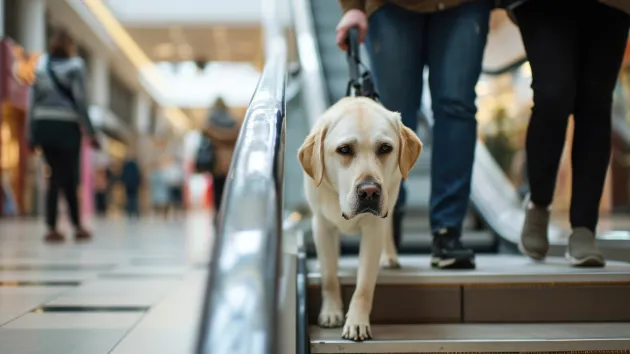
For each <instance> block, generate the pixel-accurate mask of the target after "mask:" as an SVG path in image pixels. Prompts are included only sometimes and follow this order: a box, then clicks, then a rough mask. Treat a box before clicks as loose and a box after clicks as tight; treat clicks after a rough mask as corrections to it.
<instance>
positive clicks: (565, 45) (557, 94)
mask: <svg viewBox="0 0 630 354" xmlns="http://www.w3.org/2000/svg"><path fill="white" fill-rule="evenodd" d="M564 5H566V4H564V3H562V2H560V1H557V2H556V1H545V0H531V1H529V2H527V3H525V4H524V5H521V6H519V7H517V8H516V9H515V10H514V14H515V16H516V20H517V21H518V24H519V28H520V32H521V37H522V39H523V44H524V45H525V50H526V52H527V57H528V59H529V64H530V66H531V71H532V89H533V91H534V107H533V108H532V115H531V119H530V121H529V126H528V129H527V138H526V142H525V149H526V159H527V179H528V181H529V188H530V200H531V203H530V205H529V206H528V208H527V213H526V217H525V222H524V225H523V230H522V232H521V241H520V248H521V251H522V252H523V253H525V254H526V255H528V256H529V257H531V258H533V259H535V260H542V259H544V258H545V257H546V255H547V252H548V250H549V241H548V224H549V208H550V206H551V202H552V199H553V193H554V189H555V185H556V175H557V171H558V166H559V164H560V158H561V156H562V150H563V149H564V142H565V136H566V130H567V124H568V119H569V114H571V113H572V112H573V109H574V106H573V105H574V100H575V83H576V79H575V78H576V77H577V75H578V70H577V56H578V52H577V45H578V42H579V41H580V40H581V39H580V38H579V36H578V33H577V20H578V19H577V17H576V14H577V13H576V11H575V7H572V6H564Z"/></svg>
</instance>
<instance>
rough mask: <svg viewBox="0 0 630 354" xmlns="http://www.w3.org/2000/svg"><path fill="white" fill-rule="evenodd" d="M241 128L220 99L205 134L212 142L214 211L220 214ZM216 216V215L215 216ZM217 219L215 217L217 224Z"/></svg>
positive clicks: (215, 104)
mask: <svg viewBox="0 0 630 354" xmlns="http://www.w3.org/2000/svg"><path fill="white" fill-rule="evenodd" d="M240 128H241V124H240V121H238V120H236V119H234V117H232V115H231V114H230V111H229V108H228V106H227V105H226V104H225V102H224V101H223V99H221V98H219V99H217V101H216V102H215V103H214V105H213V107H212V109H211V110H210V116H209V117H208V121H207V122H206V127H205V129H204V134H205V135H206V136H207V137H208V138H209V139H210V140H211V142H212V145H213V147H214V148H213V153H214V167H213V170H212V183H213V189H214V195H213V197H214V198H213V202H214V210H215V212H216V213H217V214H218V212H219V210H220V208H221V199H222V198H223V189H224V187H225V183H226V180H227V174H228V172H229V169H230V163H231V162H232V154H233V153H234V147H235V146H236V140H237V138H238V134H239V131H240ZM215 215H216V214H215ZM216 220H217V218H216V217H215V223H216Z"/></svg>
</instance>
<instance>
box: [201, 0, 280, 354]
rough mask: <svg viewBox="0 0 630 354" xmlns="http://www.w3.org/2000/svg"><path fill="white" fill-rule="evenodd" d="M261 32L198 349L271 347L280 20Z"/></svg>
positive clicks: (263, 353)
mask: <svg viewBox="0 0 630 354" xmlns="http://www.w3.org/2000/svg"><path fill="white" fill-rule="evenodd" d="M270 2H271V4H263V5H266V6H263V7H262V8H263V11H266V15H265V16H266V18H267V19H269V18H276V14H277V12H275V10H276V7H274V6H275V1H273V0H271V1H270ZM274 12H275V13H274ZM265 37H266V38H265V39H266V41H265V43H266V44H267V46H266V64H265V66H264V69H263V73H262V75H261V77H260V80H259V82H258V85H257V87H256V90H255V92H254V94H253V97H252V100H251V102H250V104H249V107H248V108H247V113H246V115H245V120H244V122H243V126H242V128H241V132H240V134H239V138H238V142H237V145H236V149H235V150H234V155H233V159H232V164H231V166H230V172H229V175H228V182H227V185H226V187H225V195H224V197H223V206H222V208H221V211H220V215H221V220H222V222H221V225H219V232H218V235H217V236H216V239H215V241H214V245H213V249H212V256H211V260H210V271H209V277H208V282H207V288H206V296H205V299H204V301H205V302H204V307H203V312H202V315H201V329H200V332H199V338H198V343H197V353H199V354H201V353H204V354H210V353H211V354H250V353H260V354H275V353H276V348H277V339H276V338H277V334H276V331H277V328H278V325H277V321H278V314H277V298H278V291H279V289H278V288H279V256H280V249H281V244H282V238H281V237H282V202H283V195H282V188H283V183H284V182H283V179H284V118H285V103H286V102H285V85H286V58H287V56H286V43H285V40H284V36H283V34H282V30H281V29H280V28H279V24H275V23H273V21H270V20H268V21H267V22H266V23H265Z"/></svg>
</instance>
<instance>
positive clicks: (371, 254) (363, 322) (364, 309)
mask: <svg viewBox="0 0 630 354" xmlns="http://www.w3.org/2000/svg"><path fill="white" fill-rule="evenodd" d="M387 224H388V223H385V222H378V223H368V224H367V225H365V226H364V227H362V228H361V247H360V250H359V269H358V272H357V287H356V289H355V290H354V294H353V295H352V301H350V307H349V309H348V314H347V316H346V324H345V325H344V327H343V332H342V337H343V338H345V339H351V340H355V341H361V340H365V339H370V338H372V333H371V329H370V312H372V301H373V300H374V288H375V287H376V278H377V277H378V270H379V256H380V255H381V252H382V248H383V237H384V235H385V231H386V230H385V227H386V225H387Z"/></svg>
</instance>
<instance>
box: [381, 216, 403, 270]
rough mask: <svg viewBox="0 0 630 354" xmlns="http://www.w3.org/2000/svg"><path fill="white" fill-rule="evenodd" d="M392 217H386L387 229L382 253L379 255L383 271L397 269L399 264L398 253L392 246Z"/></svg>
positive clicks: (393, 245)
mask: <svg viewBox="0 0 630 354" xmlns="http://www.w3.org/2000/svg"><path fill="white" fill-rule="evenodd" d="M392 217H393V216H389V217H387V219H386V220H387V229H386V230H385V231H386V232H385V238H384V245H383V252H382V254H381V267H382V268H383V269H398V268H400V263H398V251H397V250H396V245H395V244H394V225H393V222H392Z"/></svg>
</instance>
